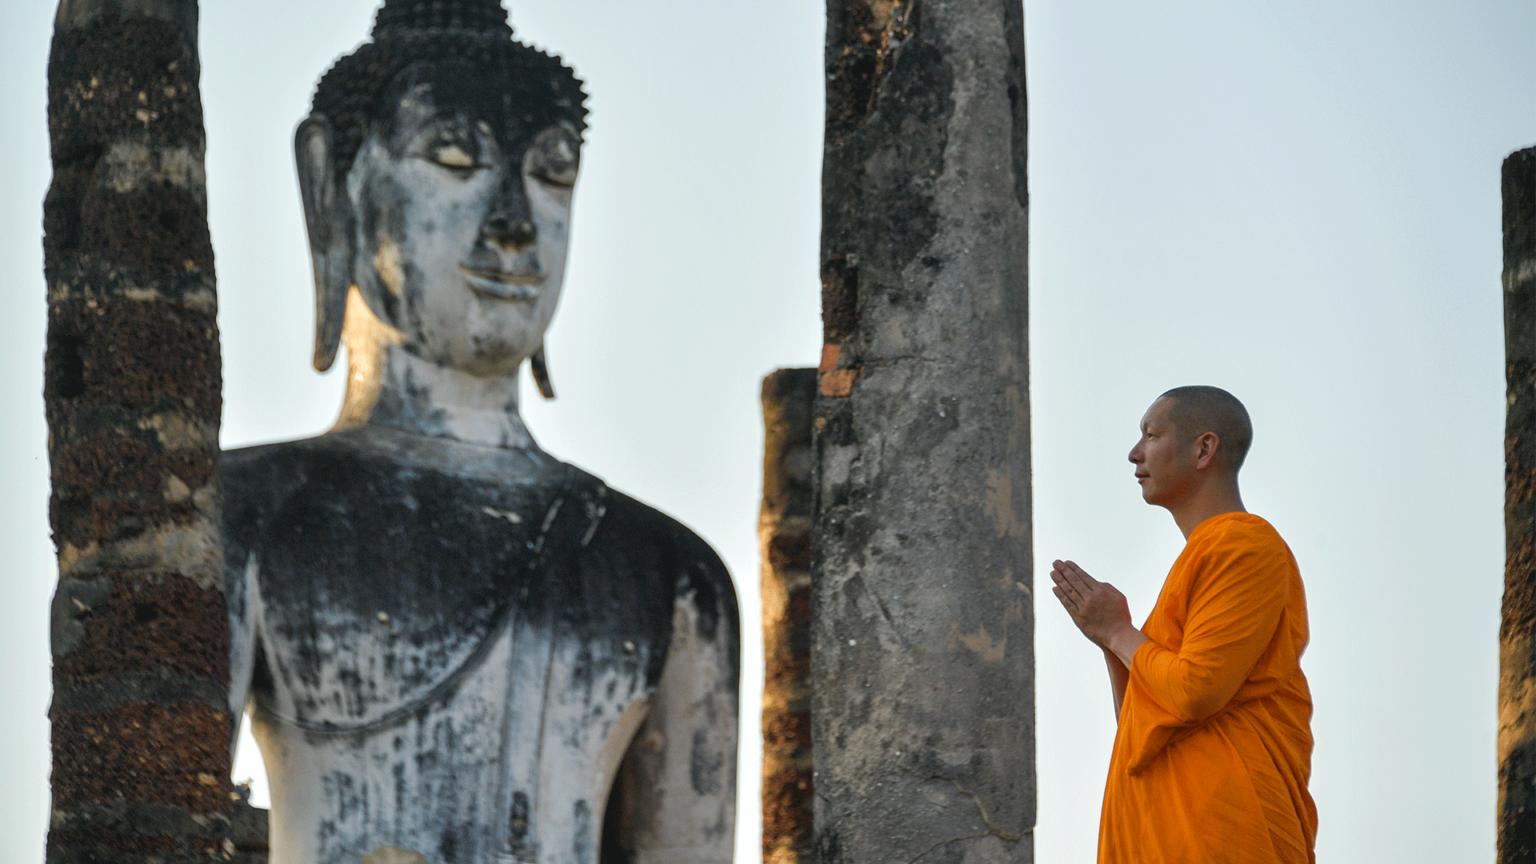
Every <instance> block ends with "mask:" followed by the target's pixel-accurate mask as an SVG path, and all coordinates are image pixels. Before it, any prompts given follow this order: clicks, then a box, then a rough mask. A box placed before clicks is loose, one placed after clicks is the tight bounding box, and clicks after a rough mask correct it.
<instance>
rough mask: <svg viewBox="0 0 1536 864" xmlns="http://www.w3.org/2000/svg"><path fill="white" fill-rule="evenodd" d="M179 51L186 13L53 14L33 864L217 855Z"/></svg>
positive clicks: (194, 126) (216, 629)
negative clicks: (41, 727) (40, 820)
mask: <svg viewBox="0 0 1536 864" xmlns="http://www.w3.org/2000/svg"><path fill="white" fill-rule="evenodd" d="M196 46H197V4H196V3H195V2H192V0H64V2H62V3H61V4H60V9H59V15H58V18H57V29H56V31H55V34H54V40H53V47H52V51H51V53H50V56H49V62H48V99H49V105H48V120H49V123H48V127H49V134H50V139H51V148H52V155H53V164H54V177H53V184H52V185H51V186H50V188H49V191H48V197H47V199H46V201H45V203H44V208H43V227H44V235H45V236H44V243H43V247H44V253H45V262H46V271H47V272H46V275H47V281H48V341H47V354H46V357H45V364H44V376H45V380H44V403H45V406H46V411H47V418H48V430H49V462H50V467H51V479H52V485H53V494H52V497H51V499H50V502H49V514H50V518H51V524H52V527H53V538H54V544H55V546H56V547H57V549H58V555H59V574H60V581H59V588H58V592H57V594H56V595H55V598H54V604H53V613H52V627H53V638H52V647H53V660H54V664H53V679H54V701H53V707H52V709H51V710H50V712H49V715H50V718H51V720H52V721H53V741H52V743H53V778H52V793H53V811H52V812H53V818H52V823H51V826H50V830H49V836H48V851H47V856H48V861H49V862H50V864H65V862H93V864H95V862H100V864H114V862H125V864H126V862H149V861H157V862H194V861H224V860H227V859H228V857H229V856H230V855H231V854H232V853H233V852H234V847H233V845H232V844H231V843H230V842H229V833H230V815H231V810H232V805H233V800H234V799H233V798H232V797H231V796H232V795H233V794H234V793H233V790H232V789H231V787H230V782H229V759H230V741H229V738H230V730H231V728H232V724H231V717H230V715H229V709H228V707H227V704H228V695H227V694H228V680H229V660H228V653H229V628H228V621H227V616H226V612H225V608H226V604H225V597H224V593H223V578H222V567H221V564H222V561H221V558H222V555H221V553H220V551H219V534H218V528H217V526H218V524H219V512H218V501H219V496H218V488H217V479H216V476H215V466H216V464H217V460H218V429H219V411H220V407H221V402H220V395H219V390H220V370H219V341H218V329H217V323H216V314H217V303H216V300H215V296H214V281H213V248H212V245H211V244H210V242H209V235H208V225H207V217H206V209H207V206H206V201H207V195H206V189H205V185H204V173H203V128H202V104H201V97H200V95H199V91H198V61H197V47H196Z"/></svg>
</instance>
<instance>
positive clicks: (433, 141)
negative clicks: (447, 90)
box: [412, 122, 486, 174]
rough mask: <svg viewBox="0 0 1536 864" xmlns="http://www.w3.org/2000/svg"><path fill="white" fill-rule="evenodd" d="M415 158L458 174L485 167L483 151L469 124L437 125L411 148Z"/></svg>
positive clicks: (450, 123) (451, 123) (449, 123)
mask: <svg viewBox="0 0 1536 864" xmlns="http://www.w3.org/2000/svg"><path fill="white" fill-rule="evenodd" d="M412 150H413V151H414V153H415V155H417V156H420V157H421V158H423V159H426V160H428V161H430V162H435V163H437V164H438V165H441V166H443V167H444V168H450V169H452V170H453V171H455V172H457V173H460V174H468V173H469V172H471V171H474V170H476V169H478V168H484V167H486V164H485V163H486V160H485V157H484V150H485V148H484V147H482V146H481V142H480V139H479V137H478V136H476V135H475V131H474V129H473V128H471V127H469V126H468V124H465V123H459V122H448V123H440V124H438V125H435V126H434V127H431V128H428V129H427V130H426V131H425V133H424V134H422V135H421V136H420V137H419V138H418V139H417V143H416V146H414V147H413V148H412Z"/></svg>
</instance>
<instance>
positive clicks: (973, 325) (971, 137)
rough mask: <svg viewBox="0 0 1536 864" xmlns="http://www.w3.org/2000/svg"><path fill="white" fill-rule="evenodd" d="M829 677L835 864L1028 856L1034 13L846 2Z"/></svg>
mask: <svg viewBox="0 0 1536 864" xmlns="http://www.w3.org/2000/svg"><path fill="white" fill-rule="evenodd" d="M827 12H828V18H827V44H826V72H827V108H826V144H825V150H824V160H823V169H822V238H821V276H822V322H823V327H824V335H825V348H824V351H823V354H822V362H821V368H820V370H819V372H820V377H819V384H820V386H819V388H818V397H817V405H816V410H815V416H814V418H813V429H814V430H815V431H814V435H815V439H814V454H815V459H814V461H815V472H816V475H815V495H816V503H815V518H814V523H813V529H812V556H811V557H812V572H811V582H810V584H811V600H812V604H811V634H812V638H811V681H812V724H811V725H812V740H813V745H814V749H813V759H814V764H815V784H816V789H815V791H816V795H815V836H816V840H815V842H816V853H817V858H818V860H819V861H821V862H823V864H856V862H857V864H865V862H868V864H876V862H879V864H885V862H890V861H918V860H923V861H929V860H955V861H959V860H965V861H968V862H1010V864H1016V862H1027V861H1030V860H1032V858H1033V844H1032V838H1031V831H1032V829H1033V827H1034V820H1035V785H1034V679H1033V665H1034V656H1033V629H1034V628H1033V613H1032V606H1033V601H1032V596H1031V594H1030V588H1029V586H1030V584H1031V577H1030V570H1031V554H1032V553H1031V536H1030V472H1029V431H1030V430H1029V395H1028V383H1029V371H1028V357H1027V353H1028V352H1027V348H1028V345H1027V342H1028V338H1027V329H1028V323H1027V281H1028V279H1027V267H1028V208H1029V199H1028V189H1027V182H1026V176H1025V162H1026V158H1025V157H1026V147H1025V144H1026V121H1027V118H1026V113H1025V91H1024V65H1023V63H1024V39H1023V27H1024V21H1023V10H1022V8H1021V6H1020V4H1019V3H1018V2H1017V0H923V2H914V0H828V4H827Z"/></svg>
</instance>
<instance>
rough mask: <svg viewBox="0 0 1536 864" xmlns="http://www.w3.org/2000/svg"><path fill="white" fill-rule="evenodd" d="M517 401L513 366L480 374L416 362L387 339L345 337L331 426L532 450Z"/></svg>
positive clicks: (530, 440)
mask: <svg viewBox="0 0 1536 864" xmlns="http://www.w3.org/2000/svg"><path fill="white" fill-rule="evenodd" d="M360 343H361V344H360ZM517 406H518V373H517V371H516V370H515V369H514V370H513V371H512V372H510V373H508V374H506V375H500V376H495V377H489V378H482V377H479V376H476V375H471V374H469V373H467V372H462V371H460V370H457V369H450V368H447V367H444V366H439V365H437V364H436V363H432V362H430V361H428V360H423V359H422V358H420V357H417V356H416V355H414V354H411V353H410V352H408V351H406V350H405V349H404V348H403V347H401V346H400V345H398V344H395V343H394V342H393V341H390V340H376V339H366V340H365V339H348V340H347V395H346V400H345V401H344V402H343V403H342V408H341V417H339V418H338V419H337V421H336V427H335V428H336V429H337V430H340V429H347V428H352V427H356V426H362V425H365V424H367V425H374V426H388V427H390V428H393V429H399V430H401V431H404V432H409V433H412V434H415V435H421V436H423V437H427V438H446V439H449V440H453V441H461V442H464V443H466V444H476V445H479V446H482V447H501V448H507V449H520V448H531V447H534V446H535V445H534V442H533V438H532V436H530V435H529V434H528V428H527V427H526V426H524V425H523V418H522V417H521V416H519V414H518V412H517Z"/></svg>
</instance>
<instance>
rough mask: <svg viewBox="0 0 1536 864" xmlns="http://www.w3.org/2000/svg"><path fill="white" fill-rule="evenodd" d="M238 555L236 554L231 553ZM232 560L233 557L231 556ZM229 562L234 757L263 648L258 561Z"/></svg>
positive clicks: (227, 585) (250, 558)
mask: <svg viewBox="0 0 1536 864" xmlns="http://www.w3.org/2000/svg"><path fill="white" fill-rule="evenodd" d="M231 551H236V550H231ZM230 557H232V556H230ZM240 557H241V558H243V559H244V560H242V561H233V560H230V559H229V557H226V561H225V570H224V577H225V599H226V601H227V602H228V606H229V722H230V755H231V757H233V755H234V748H235V747H236V746H237V743H238V741H239V740H240V723H241V722H242V720H243V719H244V716H245V705H246V702H247V701H248V700H249V699H250V697H251V678H252V675H253V673H254V672H255V669H256V652H257V650H258V648H259V646H258V645H257V642H258V639H257V635H256V609H255V606H256V597H255V593H256V585H255V581H256V580H255V575H256V566H257V565H256V558H255V556H254V555H249V554H244V555H241V556H240Z"/></svg>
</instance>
